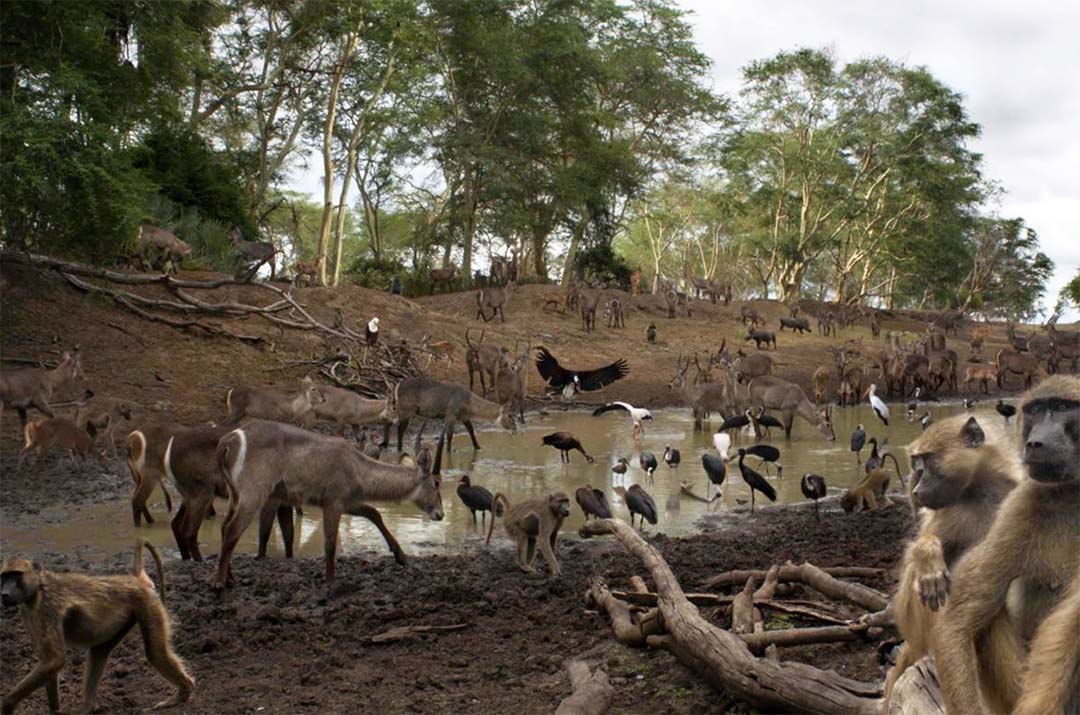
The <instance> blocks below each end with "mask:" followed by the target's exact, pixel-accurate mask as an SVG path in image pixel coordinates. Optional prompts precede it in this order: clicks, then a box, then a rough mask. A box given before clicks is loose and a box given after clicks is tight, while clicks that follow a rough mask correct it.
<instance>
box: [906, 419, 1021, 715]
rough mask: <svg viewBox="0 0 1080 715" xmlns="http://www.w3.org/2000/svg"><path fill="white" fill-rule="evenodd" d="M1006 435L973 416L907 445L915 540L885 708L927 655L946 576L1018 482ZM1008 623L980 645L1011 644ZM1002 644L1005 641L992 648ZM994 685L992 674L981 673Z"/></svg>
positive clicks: (1017, 465)
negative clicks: (909, 672) (912, 668)
mask: <svg viewBox="0 0 1080 715" xmlns="http://www.w3.org/2000/svg"><path fill="white" fill-rule="evenodd" d="M1007 445H1008V441H1007V437H1006V435H1005V434H1004V433H1003V432H1002V431H1001V430H1000V429H998V428H997V427H995V426H992V425H989V424H987V425H985V426H984V425H980V424H979V423H978V422H977V421H976V419H975V418H974V417H968V416H966V415H960V416H957V417H952V418H948V419H945V420H941V421H940V422H936V423H934V424H933V425H931V426H930V427H929V428H928V429H927V430H926V431H925V432H923V433H922V434H921V435H919V437H918V438H916V439H915V441H913V442H912V443H911V444H910V445H909V446H908V453H909V454H910V455H911V475H910V476H909V478H908V484H909V489H910V494H911V499H912V506H913V507H915V508H917V509H919V511H920V514H921V526H920V529H919V535H918V536H917V537H916V538H915V539H914V540H912V541H911V542H910V543H909V544H908V546H907V549H906V550H905V552H904V560H903V563H902V565H901V567H900V584H899V586H898V587H897V590H896V595H895V596H894V597H893V601H892V607H891V610H892V612H893V615H894V617H895V618H896V625H897V628H898V629H899V631H900V634H901V635H902V636H903V638H904V645H903V647H902V648H901V650H900V656H899V657H898V658H897V661H896V665H895V666H894V667H893V669H892V670H891V671H890V672H889V677H888V679H887V680H886V681H885V708H884V711H885V712H888V703H889V698H890V696H891V694H892V689H893V686H894V685H895V684H896V680H897V679H898V678H899V677H900V676H901V675H902V674H903V672H904V671H905V670H906V669H907V668H908V667H910V666H911V665H913V664H914V663H915V662H916V661H918V660H919V658H922V657H923V656H924V655H926V654H927V653H929V652H930V650H931V632H932V630H933V628H934V627H935V623H936V620H937V618H938V616H937V612H938V611H939V610H940V609H941V608H943V607H944V605H945V601H946V599H947V598H948V592H949V576H950V573H951V570H952V569H953V568H955V566H956V563H957V562H958V561H959V560H960V557H961V556H963V555H964V553H965V552H966V551H967V550H968V549H969V548H971V547H972V546H974V545H975V544H977V543H978V542H979V541H981V540H982V538H983V537H984V536H986V532H987V531H988V530H989V529H990V524H991V523H992V522H993V519H994V514H995V513H996V512H997V508H998V505H999V504H1000V503H1001V501H1002V500H1003V499H1004V498H1005V497H1006V496H1007V495H1008V493H1009V492H1011V491H1012V490H1013V488H1014V487H1015V486H1016V484H1017V483H1018V482H1019V480H1020V473H1021V472H1020V463H1019V459H1018V458H1017V455H1016V452H1015V450H1013V449H1012V448H1011V447H1010V446H1007ZM1001 627H1003V628H1006V629H1009V628H1011V626H1010V625H1009V624H1008V619H1007V618H1002V619H998V620H997V621H995V627H994V628H993V629H992V630H991V632H989V633H987V634H985V636H984V638H983V639H982V641H981V643H980V646H981V647H982V648H991V647H993V646H994V643H995V642H1004V643H1005V644H1006V645H1011V643H1012V640H1011V638H1009V637H1008V635H1009V633H1008V632H1004V633H1003V632H1000V631H998V630H997V629H998V628H1001ZM1002 637H1004V638H1005V640H1004V641H998V639H999V638H1002ZM987 675H988V679H989V680H991V682H993V674H987Z"/></svg>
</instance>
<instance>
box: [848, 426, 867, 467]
mask: <svg viewBox="0 0 1080 715" xmlns="http://www.w3.org/2000/svg"><path fill="white" fill-rule="evenodd" d="M865 444H866V430H864V429H863V426H862V425H861V424H858V425H855V431H854V432H852V433H851V451H852V452H854V453H855V464H856V465H859V464H862V449H863V446H864V445H865Z"/></svg>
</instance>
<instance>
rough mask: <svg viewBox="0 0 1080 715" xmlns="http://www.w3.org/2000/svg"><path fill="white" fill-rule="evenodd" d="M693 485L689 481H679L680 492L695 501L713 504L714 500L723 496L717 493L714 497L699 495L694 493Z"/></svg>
mask: <svg viewBox="0 0 1080 715" xmlns="http://www.w3.org/2000/svg"><path fill="white" fill-rule="evenodd" d="M693 486H694V485H693V484H691V483H689V482H679V493H680V494H682V495H683V496H687V497H690V498H691V499H694V500H695V501H700V502H705V503H706V504H712V503H713V502H714V501H716V500H717V499H719V498H720V497H722V496H723V494H720V493H717V494H716V495H715V496H714V497H713V498H712V499H706V498H705V497H703V496H698V495H697V494H694V492H693V490H692V489H691V487H693Z"/></svg>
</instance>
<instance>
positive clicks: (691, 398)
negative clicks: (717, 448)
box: [668, 355, 745, 429]
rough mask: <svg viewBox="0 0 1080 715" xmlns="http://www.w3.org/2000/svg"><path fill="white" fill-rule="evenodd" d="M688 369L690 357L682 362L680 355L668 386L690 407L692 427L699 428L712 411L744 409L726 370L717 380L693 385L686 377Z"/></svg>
mask: <svg viewBox="0 0 1080 715" xmlns="http://www.w3.org/2000/svg"><path fill="white" fill-rule="evenodd" d="M689 369H690V358H689V357H688V358H686V361H685V362H683V357H682V356H681V355H680V356H679V358H678V364H677V367H676V372H675V377H673V378H672V379H671V382H670V383H668V387H669V388H671V389H672V390H678V391H679V395H680V397H681V398H682V401H683V403H684V404H685V405H686V406H687V407H689V408H690V411H691V412H692V413H693V415H694V429H701V427H702V423H703V421H704V420H705V417H706V416H707V415H709V414H710V413H712V412H716V413H719V414H721V415H723V414H733V413H735V412H736V411H737V410H740V409H745V406H744V405H743V403H742V401H741V400H740V399H739V394H738V386H737V385H736V384H735V381H734V380H733V379H732V378H731V376H730V374H729V373H728V371H727V370H724V371H723V372H722V373H721V379H720V380H719V381H718V382H702V383H698V384H696V385H694V384H691V382H690V379H689V378H688V377H687V371H688V370H689Z"/></svg>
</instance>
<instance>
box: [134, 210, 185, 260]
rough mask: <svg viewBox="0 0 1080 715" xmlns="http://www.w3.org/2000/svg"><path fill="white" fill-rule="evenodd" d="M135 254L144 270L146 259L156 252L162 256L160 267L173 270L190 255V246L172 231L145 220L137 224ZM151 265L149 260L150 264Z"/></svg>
mask: <svg viewBox="0 0 1080 715" xmlns="http://www.w3.org/2000/svg"><path fill="white" fill-rule="evenodd" d="M135 250H136V255H137V257H138V259H139V266H140V268H141V269H142V270H144V271H145V270H146V264H147V261H149V260H150V259H151V257H152V254H154V253H156V254H158V255H160V256H161V257H162V268H163V269H164V270H168V268H169V266H170V265H171V266H172V269H173V272H174V273H175V272H176V270H177V269H178V268H179V265H180V261H182V260H183V259H185V258H188V257H190V256H191V246H190V245H188V244H187V243H184V242H183V241H181V240H180V239H179V238H177V237H176V234H175V233H173V232H172V231H167V230H165V229H163V228H158V227H157V226H154V225H153V224H150V223H146V222H145V221H144V222H142V223H141V224H139V234H138V236H137V237H136V239H135ZM152 265H153V263H152V261H151V266H152Z"/></svg>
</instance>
